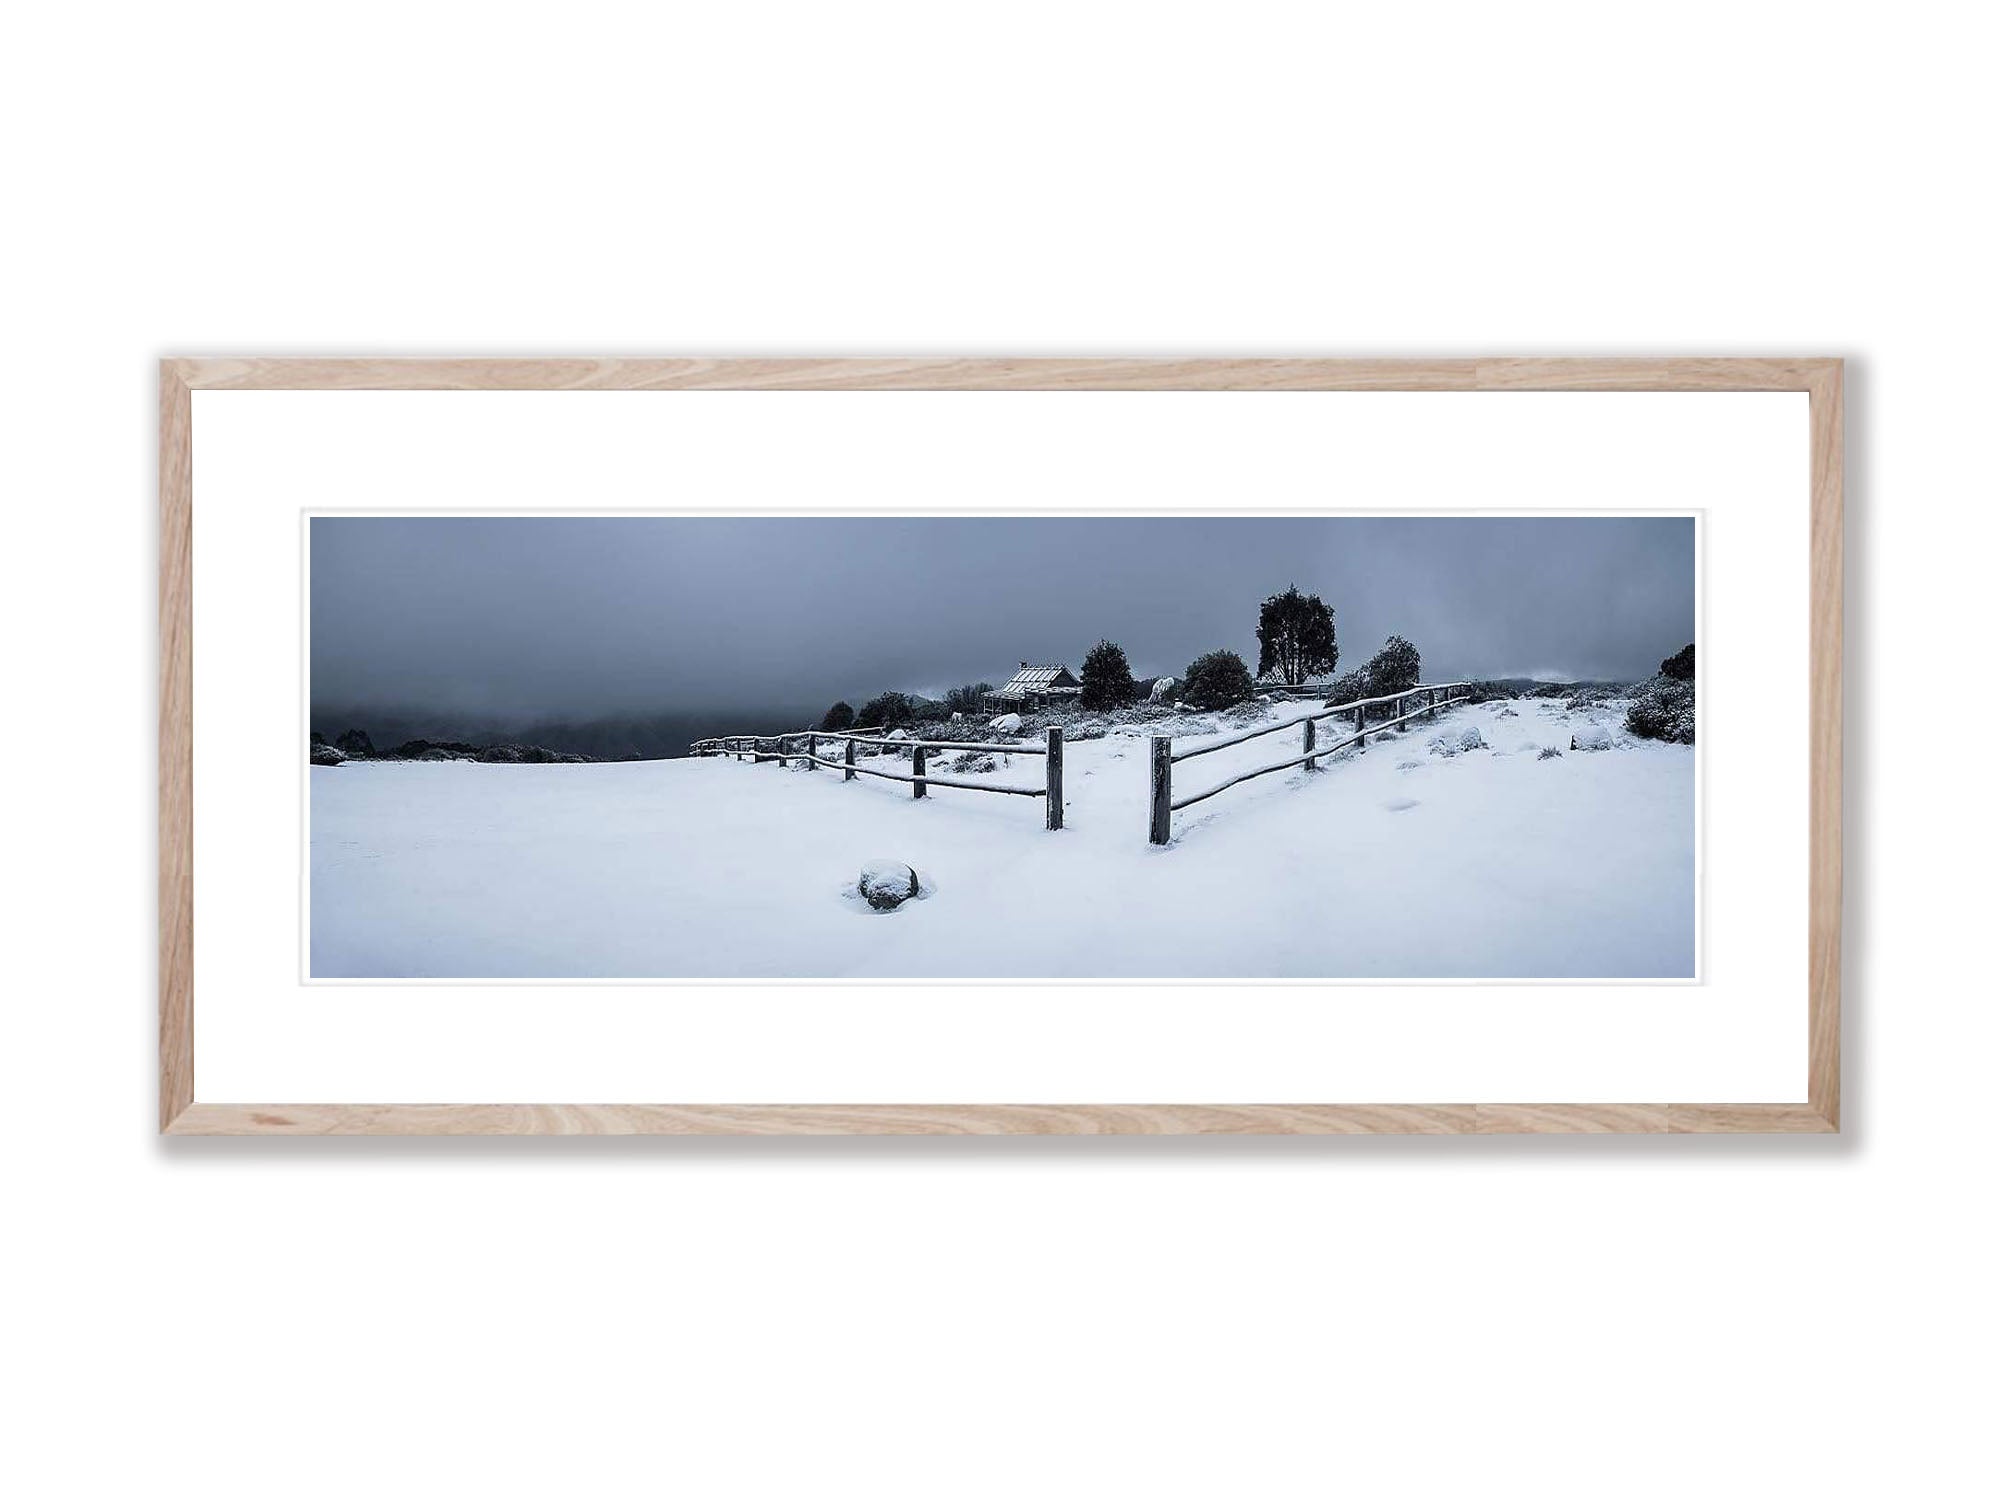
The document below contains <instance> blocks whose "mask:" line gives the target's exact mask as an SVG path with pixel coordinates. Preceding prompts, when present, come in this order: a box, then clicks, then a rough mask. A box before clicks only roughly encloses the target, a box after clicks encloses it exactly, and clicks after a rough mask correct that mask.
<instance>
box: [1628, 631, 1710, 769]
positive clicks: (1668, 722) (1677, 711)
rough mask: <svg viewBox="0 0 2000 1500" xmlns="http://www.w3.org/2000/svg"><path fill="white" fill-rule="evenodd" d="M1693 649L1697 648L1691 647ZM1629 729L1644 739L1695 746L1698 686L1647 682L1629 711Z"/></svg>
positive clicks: (1669, 681) (1658, 680)
mask: <svg viewBox="0 0 2000 1500" xmlns="http://www.w3.org/2000/svg"><path fill="white" fill-rule="evenodd" d="M1688 649H1689V650H1693V649H1694V648H1693V647H1689V648H1688ZM1625 727H1626V728H1627V729H1628V730H1630V731H1631V732H1632V733H1633V734H1635V735H1637V736H1638V737H1639V738H1640V739H1642V740H1665V741H1666V742H1667V743H1668V744H1670V745H1692V744H1693V743H1694V684H1693V683H1692V682H1687V681H1683V680H1682V679H1680V678H1676V677H1655V678H1653V679H1652V680H1651V681H1650V682H1647V683H1644V684H1643V685H1641V687H1640V688H1639V690H1638V692H1637V693H1636V694H1635V695H1634V696H1633V699H1632V706H1631V707H1630V708H1628V709H1626V710H1625Z"/></svg>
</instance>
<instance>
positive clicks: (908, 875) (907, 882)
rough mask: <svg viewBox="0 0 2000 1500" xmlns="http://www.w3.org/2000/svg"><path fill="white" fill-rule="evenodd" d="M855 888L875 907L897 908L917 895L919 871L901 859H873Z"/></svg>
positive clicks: (862, 871)
mask: <svg viewBox="0 0 2000 1500" xmlns="http://www.w3.org/2000/svg"><path fill="white" fill-rule="evenodd" d="M854 888H855V890H856V891H858V892H859V893H860V895H861V899H862V900H863V901H866V902H867V903H868V904H869V905H870V906H872V907H874V908H875V910H877V911H894V910H895V909H896V908H897V907H899V906H901V905H902V904H903V903H904V902H905V901H907V900H909V899H910V898H911V897H912V896H914V895H916V894H917V892H918V881H917V872H916V871H915V870H913V869H912V868H911V867H910V866H908V865H906V864H904V863H903V862H902V861H901V860H895V859H871V860H869V861H868V863H867V864H865V865H863V866H862V867H861V878H860V880H858V881H857V882H855V887H854Z"/></svg>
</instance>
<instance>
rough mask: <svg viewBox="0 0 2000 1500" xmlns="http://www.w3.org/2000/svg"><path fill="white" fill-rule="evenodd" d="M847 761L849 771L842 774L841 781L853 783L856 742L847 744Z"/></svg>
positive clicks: (850, 741)
mask: <svg viewBox="0 0 2000 1500" xmlns="http://www.w3.org/2000/svg"><path fill="white" fill-rule="evenodd" d="M846 759H847V769H846V770H845V771H842V772H841V773H840V779H841V780H842V781H852V780H853V779H854V741H853V740H849V741H848V742H847V756H846Z"/></svg>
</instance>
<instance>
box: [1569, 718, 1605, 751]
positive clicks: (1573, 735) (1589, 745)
mask: <svg viewBox="0 0 2000 1500" xmlns="http://www.w3.org/2000/svg"><path fill="white" fill-rule="evenodd" d="M1569 747H1570V749H1572V750H1609V749H1610V748H1611V732H1610V731H1609V730H1607V729H1606V728H1605V727H1604V726H1603V725H1602V724H1579V725H1578V726H1577V727H1576V728H1575V729H1573V730H1571V731H1570V736H1569Z"/></svg>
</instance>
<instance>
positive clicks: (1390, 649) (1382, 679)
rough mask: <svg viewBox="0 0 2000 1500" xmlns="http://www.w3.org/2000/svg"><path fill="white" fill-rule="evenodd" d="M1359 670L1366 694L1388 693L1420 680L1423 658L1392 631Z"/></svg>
mask: <svg viewBox="0 0 2000 1500" xmlns="http://www.w3.org/2000/svg"><path fill="white" fill-rule="evenodd" d="M1361 672H1362V676H1363V678H1364V679H1365V680H1366V682H1367V684H1368V693H1367V696H1368V697H1371V698H1381V697H1386V696H1387V695H1388V694H1390V693H1400V692H1404V691H1406V690H1408V689H1410V688H1413V687H1415V686H1416V685H1417V684H1418V683H1419V682H1421V681H1422V680H1423V675H1424V659H1423V656H1422V655H1421V654H1420V653H1419V652H1418V650H1417V648H1416V647H1415V646H1412V645H1411V644H1410V643H1409V642H1408V641H1406V640H1404V639H1403V638H1402V637H1401V636H1400V635H1392V636H1390V637H1389V639H1388V640H1386V641H1384V642H1383V643H1382V649H1381V650H1380V651H1377V652H1376V653H1375V654H1374V655H1373V656H1372V657H1370V658H1369V659H1368V665H1367V666H1365V667H1363V668H1362V669H1361Z"/></svg>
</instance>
